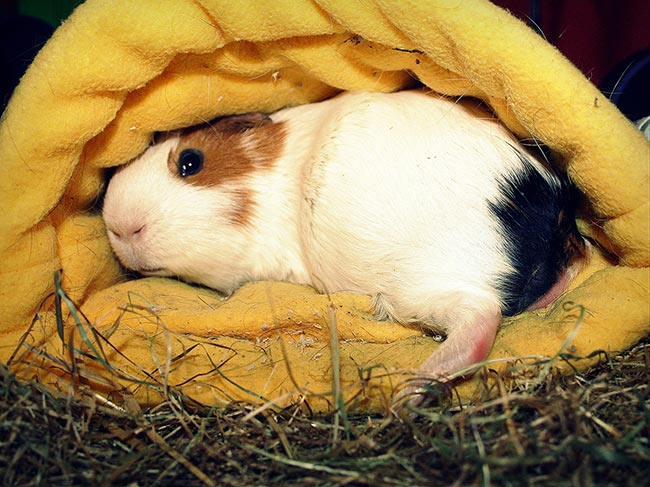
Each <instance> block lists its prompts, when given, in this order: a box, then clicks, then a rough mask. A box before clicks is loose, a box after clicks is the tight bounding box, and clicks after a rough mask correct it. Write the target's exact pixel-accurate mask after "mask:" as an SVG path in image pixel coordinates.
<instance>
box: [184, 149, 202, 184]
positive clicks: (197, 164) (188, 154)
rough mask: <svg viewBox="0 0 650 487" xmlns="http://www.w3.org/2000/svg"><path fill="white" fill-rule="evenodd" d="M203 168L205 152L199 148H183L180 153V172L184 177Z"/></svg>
mask: <svg viewBox="0 0 650 487" xmlns="http://www.w3.org/2000/svg"><path fill="white" fill-rule="evenodd" d="M201 169H203V152H201V151H200V150H198V149H183V150H182V151H181V153H180V154H179V155H178V174H179V175H180V176H181V177H182V178H186V177H187V176H191V175H193V174H196V173H198V172H199V171H200V170H201Z"/></svg>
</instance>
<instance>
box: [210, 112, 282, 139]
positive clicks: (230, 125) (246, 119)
mask: <svg viewBox="0 0 650 487" xmlns="http://www.w3.org/2000/svg"><path fill="white" fill-rule="evenodd" d="M271 123H273V120H271V117H269V116H268V115H267V114H266V113H258V112H255V113H244V114H243V115H232V116H230V117H224V118H221V119H217V120H215V121H214V122H213V123H212V126H213V127H214V129H215V130H218V131H219V132H222V133H225V134H236V133H242V132H246V131H247V130H250V129H254V128H259V127H263V126H265V125H268V124H271Z"/></svg>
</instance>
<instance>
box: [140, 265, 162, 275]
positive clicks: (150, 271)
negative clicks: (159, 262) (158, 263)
mask: <svg viewBox="0 0 650 487" xmlns="http://www.w3.org/2000/svg"><path fill="white" fill-rule="evenodd" d="M133 270H134V271H136V272H137V273H138V274H142V275H145V276H162V275H165V274H167V272H166V271H165V268H164V267H156V268H149V267H140V268H138V269H133Z"/></svg>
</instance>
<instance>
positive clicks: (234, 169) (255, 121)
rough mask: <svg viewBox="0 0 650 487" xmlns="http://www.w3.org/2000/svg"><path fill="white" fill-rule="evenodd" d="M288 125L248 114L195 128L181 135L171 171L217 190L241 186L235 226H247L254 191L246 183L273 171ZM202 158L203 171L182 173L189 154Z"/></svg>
mask: <svg viewBox="0 0 650 487" xmlns="http://www.w3.org/2000/svg"><path fill="white" fill-rule="evenodd" d="M285 138H286V126H285V122H280V123H274V122H273V121H272V120H271V118H270V117H269V116H268V115H264V114H261V113H249V114H245V115H236V116H232V117H224V118H222V119H219V120H217V121H215V122H212V123H208V124H205V125H201V126H198V127H192V128H189V129H187V130H186V131H185V132H183V133H181V134H180V140H179V143H178V146H177V147H176V148H174V149H173V150H172V151H171V152H170V154H169V157H168V159H167V165H168V167H169V170H170V171H171V172H172V174H174V175H175V176H176V177H178V178H179V179H182V180H183V181H184V182H185V183H188V184H192V185H196V186H203V187H208V188H214V187H217V186H220V185H222V184H226V183H241V188H238V189H237V190H236V192H235V193H236V194H235V193H233V196H234V197H235V200H236V201H237V204H238V205H239V209H238V210H237V211H235V212H234V214H233V222H234V223H237V224H240V225H244V224H246V223H248V221H249V220H250V216H251V213H252V205H253V204H254V195H253V194H252V193H253V191H252V190H251V189H250V188H247V187H246V179H247V177H248V176H250V175H251V174H253V173H256V172H259V171H264V170H268V169H270V168H272V167H273V165H274V163H275V161H277V160H278V158H279V157H280V155H281V154H282V151H283V150H284V145H285ZM191 152H194V153H195V156H194V157H196V153H198V154H200V156H199V157H201V156H202V159H203V161H202V167H201V168H200V170H194V171H189V172H187V173H183V171H182V170H180V169H179V166H180V167H182V166H183V161H184V160H185V158H186V157H187V154H188V153H191Z"/></svg>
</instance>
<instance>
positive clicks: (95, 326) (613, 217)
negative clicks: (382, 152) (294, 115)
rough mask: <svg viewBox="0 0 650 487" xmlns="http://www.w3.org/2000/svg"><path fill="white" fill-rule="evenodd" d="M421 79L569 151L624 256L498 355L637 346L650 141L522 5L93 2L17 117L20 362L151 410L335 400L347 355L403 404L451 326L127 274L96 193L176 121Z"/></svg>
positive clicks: (644, 321)
mask: <svg viewBox="0 0 650 487" xmlns="http://www.w3.org/2000/svg"><path fill="white" fill-rule="evenodd" d="M415 79H417V80H419V81H420V82H421V83H423V84H424V85H426V86H428V87H429V88H431V89H432V90H434V91H437V92H439V93H442V94H445V95H450V96H473V97H477V98H481V99H483V100H485V101H486V102H487V103H488V104H489V105H490V106H491V108H492V109H493V110H494V112H495V113H496V114H497V115H498V117H500V118H501V120H502V121H503V122H504V123H505V124H506V125H507V126H508V127H509V128H510V130H512V131H513V132H514V133H515V134H516V135H518V136H520V137H534V138H536V139H539V140H541V141H542V142H543V143H545V144H546V145H548V147H549V148H550V149H551V150H552V152H553V155H554V159H553V160H554V161H555V163H556V164H557V165H558V166H559V167H561V168H562V169H563V170H566V171H567V172H568V173H569V175H570V176H571V178H572V179H573V181H574V182H575V183H576V185H577V186H578V187H579V189H580V190H581V191H582V193H583V194H584V195H585V196H586V204H585V215H586V217H585V219H584V220H583V221H581V222H580V223H581V229H582V230H583V232H584V233H585V234H587V235H589V236H590V237H592V238H593V239H595V241H596V242H597V243H598V244H599V246H600V247H601V249H602V250H599V251H598V252H596V254H595V255H594V258H593V260H592V262H591V264H590V265H589V267H588V268H587V269H586V270H585V271H583V272H582V274H581V275H580V276H579V277H578V279H577V280H576V282H575V283H574V285H573V288H572V290H570V291H569V292H568V293H567V294H566V295H565V296H563V297H562V298H561V299H560V300H559V301H557V302H556V303H554V304H553V305H551V306H549V307H548V308H547V309H545V310H542V311H540V312H535V313H533V312H529V313H524V314H523V315H520V316H518V317H515V318H513V319H509V320H507V321H506V322H504V323H503V324H502V327H501V331H500V332H499V335H498V336H497V341H496V344H495V347H494V349H493V350H492V353H491V359H494V362H492V363H490V367H491V368H496V369H502V368H503V367H505V364H506V360H498V359H508V358H514V357H528V358H532V359H540V358H544V357H552V356H555V355H556V354H558V353H560V352H566V353H570V354H571V355H572V356H575V357H587V356H589V355H590V354H591V353H592V352H594V351H598V350H603V351H607V352H609V351H618V350H623V349H625V348H626V347H629V346H630V345H632V344H633V343H635V342H636V341H637V340H638V339H639V338H641V337H643V336H644V335H646V334H647V333H648V330H649V326H650V325H649V322H650V316H649V315H650V299H649V289H650V273H649V265H650V249H649V242H650V213H649V212H650V203H649V200H650V195H649V192H650V188H649V184H650V183H649V179H648V170H649V157H650V152H649V150H650V149H649V145H648V142H647V141H646V140H645V139H644V138H643V136H642V134H641V133H640V132H639V131H638V130H637V129H636V128H635V127H634V125H633V124H632V123H630V122H629V121H628V120H626V119H625V118H624V117H623V115H621V113H620V112H619V111H618V110H617V109H616V108H615V107H614V106H613V105H612V104H611V103H610V102H609V101H608V100H607V99H606V98H605V97H604V96H603V95H602V94H601V93H600V92H599V91H598V90H597V89H596V88H595V87H594V86H593V85H592V84H591V83H590V82H589V81H588V80H587V79H585V78H584V76H583V75H582V74H581V73H580V72H579V71H578V70H577V69H576V68H575V67H573V66H572V65H571V64H570V63H569V62H568V61H567V60H566V59H565V58H563V57H562V55H561V54H559V53H558V52H557V51H556V50H555V49H554V48H553V47H552V46H550V45H548V44H547V43H546V42H545V41H544V40H543V39H542V38H541V37H539V36H538V35H536V34H535V33H533V32H532V31H531V30H530V29H528V28H527V27H526V26H525V25H524V24H523V23H522V22H520V21H519V20H517V19H515V18H514V17H512V16H510V14H509V13H508V12H506V11H504V10H501V9H500V8H498V7H496V6H494V5H492V4H491V3H489V2H487V1H485V0H472V1H450V0H446V1H443V0H438V1H436V0H429V1H417V0H413V1H402V2H387V1H386V2H384V1H381V0H376V1H364V2H348V1H346V0H320V1H317V2H311V1H303V0H286V1H285V0H281V1H279V0H272V1H270V0H269V1H266V0H255V1H230V0H202V1H189V0H173V1H172V0H169V1H159V2H131V1H126V0H88V1H87V2H86V3H85V4H83V5H82V6H80V7H79V8H78V9H77V10H76V11H75V12H74V13H73V15H72V16H71V17H70V19H69V20H67V21H66V22H65V23H64V24H63V25H61V27H60V28H59V29H58V30H57V31H56V32H55V34H54V36H53V38H52V39H51V40H50V41H49V42H48V43H47V45H46V46H45V47H44V48H43V49H42V51H41V52H40V53H39V55H38V56H37V57H36V59H35V60H34V62H33V64H32V65H31V66H30V68H29V69H28V71H27V73H26V74H25V76H24V77H23V79H22V80H21V82H20V85H19V86H18V88H17V89H16V91H15V93H14V95H13V98H12V99H11V101H10V103H9V105H8V108H7V110H6V112H5V113H4V115H3V118H2V121H1V123H0V195H1V196H0V198H1V199H0V214H1V215H2V218H1V220H0V254H1V256H2V258H1V259H0V262H2V266H1V267H0V293H1V300H0V307H1V308H2V313H1V316H2V317H3V318H2V320H1V322H0V333H2V346H1V347H2V348H1V351H0V358H1V359H2V360H3V361H4V362H10V363H11V364H12V366H13V367H14V369H15V370H16V371H17V372H19V373H20V374H21V375H22V376H25V377H34V376H38V377H39V378H40V380H41V381H43V382H46V383H48V384H51V385H53V386H58V387H66V384H69V383H70V379H73V381H72V383H74V384H77V385H83V387H82V389H83V390H88V389H89V390H93V391H100V392H104V393H113V392H116V391H121V393H122V394H124V393H125V391H129V392H130V393H132V394H135V396H136V397H137V398H138V399H139V400H141V401H142V402H156V401H159V400H160V399H161V397H163V396H164V395H165V394H168V393H169V391H170V390H174V391H176V392H178V393H181V394H184V395H186V396H189V397H191V398H193V399H195V400H197V401H200V402H203V403H209V404H223V403H225V402H227V401H229V400H232V399H244V400H252V401H261V400H273V401H275V402H277V403H278V404H280V405H285V404H288V403H290V402H292V401H296V400H298V399H299V398H303V399H305V400H306V401H307V402H308V403H309V404H310V407H312V408H314V409H325V408H327V407H329V406H330V405H331V390H332V375H333V374H332V371H333V368H336V369H337V370H340V384H341V387H342V391H343V397H344V398H345V400H347V401H348V402H349V404H350V405H351V406H352V405H354V406H355V407H358V408H360V409H363V410H371V409H376V408H377V407H378V406H380V405H381V404H384V403H385V402H386V401H388V399H389V396H390V393H391V391H392V389H393V388H394V387H395V385H396V384H397V383H398V382H399V380H400V378H403V377H405V375H404V374H403V373H399V372H400V371H401V372H404V371H405V370H408V369H414V368H416V367H417V366H418V365H419V363H420V362H421V361H422V360H423V359H424V358H425V357H426V356H428V355H429V354H430V353H431V352H432V351H433V350H434V349H435V347H436V346H437V344H436V342H435V341H434V340H433V339H431V338H430V337H423V336H422V335H421V333H420V332H419V331H418V330H413V329H409V328H405V327H402V326H400V325H397V324H394V323H385V322H376V321H374V320H373V319H372V317H371V316H369V313H368V311H369V305H370V300H369V298H368V297H366V296H359V295H353V294H345V293H339V294H335V295H332V296H323V295H319V294H317V293H316V292H315V291H313V290H312V289H310V288H306V287H302V286H296V285H290V284H286V283H269V282H263V283H255V284H250V285H247V286H244V287H243V288H242V289H240V290H239V291H238V292H236V293H235V294H234V295H233V296H231V297H230V298H229V299H223V298H222V297H221V296H218V295H217V294H216V293H214V292H213V291H211V290H209V289H204V288H198V287H193V286H190V285H187V284H184V283H180V282H176V281H174V280H171V279H160V278H158V279H154V278H149V279H135V280H134V279H126V278H125V277H124V276H123V275H122V273H121V270H120V268H119V266H118V265H117V262H116V260H115V258H114V257H113V255H112V253H111V250H110V248H109V245H108V240H107V237H106V234H105V231H104V228H103V225H102V220H101V217H100V215H99V213H98V211H97V210H96V207H97V206H96V202H97V199H98V196H99V195H100V194H101V192H102V188H103V187H104V184H105V182H106V168H109V167H112V166H116V165H120V164H124V163H126V162H128V161H129V160H131V159H132V158H134V157H135V156H137V155H138V154H139V153H141V152H142V151H143V150H144V149H145V147H146V146H147V145H148V143H149V141H150V138H151V135H152V133H154V132H156V131H163V130H169V129H176V128H179V127H183V126H189V125H193V124H195V123H198V122H201V121H203V120H208V119H211V118H214V117H216V116H220V115H226V114H232V113H243V112H247V111H266V112H269V111H273V110H276V109H279V108H281V107H284V106H288V105H295V104H301V103H308V102H313V101H317V100H321V99H324V98H327V97H330V96H333V95H335V94H336V93H338V92H339V91H341V90H377V91H394V90H399V89H403V88H407V87H410V86H412V85H413V83H414V80H415ZM59 270H61V271H62V272H61V273H60V274H59V273H58V271H59ZM55 276H56V279H58V278H59V276H60V278H61V282H60V285H58V286H55ZM53 292H56V295H55V296H53V295H52V293H53ZM57 310H58V311H57ZM91 324H92V326H91ZM334 325H335V328H336V331H337V333H338V336H336V334H331V330H332V328H333V327H334ZM332 337H333V343H334V344H335V346H334V348H332V346H331V344H330V341H331V338H332ZM332 351H334V353H332ZM73 355H74V357H75V360H71V357H72V356H73ZM588 363H591V361H590V360H577V361H575V363H574V366H578V367H582V366H584V365H586V364H588ZM170 387H171V389H170ZM462 391H463V395H464V397H465V398H470V397H472V395H473V394H474V393H476V388H475V386H474V385H472V383H471V382H470V383H468V384H465V385H464V388H463V389H462Z"/></svg>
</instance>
